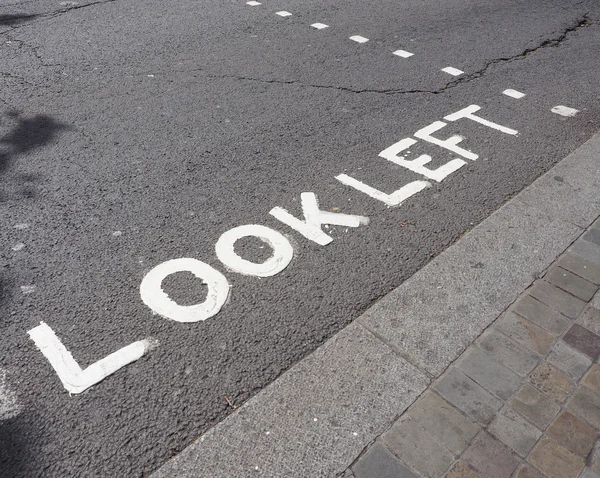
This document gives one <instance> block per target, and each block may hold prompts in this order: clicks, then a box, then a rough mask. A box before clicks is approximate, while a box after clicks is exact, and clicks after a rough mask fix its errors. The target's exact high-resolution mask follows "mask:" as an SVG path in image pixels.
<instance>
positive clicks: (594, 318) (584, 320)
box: [577, 307, 600, 335]
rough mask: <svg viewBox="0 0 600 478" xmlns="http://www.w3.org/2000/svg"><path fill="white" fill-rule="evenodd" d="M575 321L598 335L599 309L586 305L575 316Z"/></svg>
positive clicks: (599, 327)
mask: <svg viewBox="0 0 600 478" xmlns="http://www.w3.org/2000/svg"><path fill="white" fill-rule="evenodd" d="M577 323H578V324H581V325H583V326H584V327H585V328H586V329H588V330H591V331H592V332H594V333H595V334H596V335H600V309H598V308H596V307H588V308H587V309H585V310H584V311H583V314H581V315H580V316H579V317H578V318H577Z"/></svg>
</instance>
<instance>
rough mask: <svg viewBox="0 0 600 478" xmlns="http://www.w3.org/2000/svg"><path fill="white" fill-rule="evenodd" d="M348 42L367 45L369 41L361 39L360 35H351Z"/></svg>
mask: <svg viewBox="0 0 600 478" xmlns="http://www.w3.org/2000/svg"><path fill="white" fill-rule="evenodd" d="M350 40H352V41H355V42H356V43H367V42H368V41H369V39H368V38H365V37H361V36H360V35H352V36H351V37H350Z"/></svg>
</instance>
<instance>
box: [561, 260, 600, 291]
mask: <svg viewBox="0 0 600 478" xmlns="http://www.w3.org/2000/svg"><path fill="white" fill-rule="evenodd" d="M556 264H557V265H559V266H560V267H562V268H563V269H567V270H568V271H571V272H572V273H573V274H577V275H578V276H579V277H583V278H584V279H585V280H588V281H590V282H592V283H593V284H596V285H600V267H598V266H597V265H595V264H592V263H591V262H589V261H586V260H585V259H584V258H582V257H579V256H577V255H575V254H569V253H567V254H565V255H563V256H562V257H561V258H560V259H559V260H558V261H557V263H556Z"/></svg>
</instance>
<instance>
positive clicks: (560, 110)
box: [550, 105, 579, 117]
mask: <svg viewBox="0 0 600 478" xmlns="http://www.w3.org/2000/svg"><path fill="white" fill-rule="evenodd" d="M550 111H552V113H556V114H557V115H561V116H567V117H573V116H575V115H576V114H577V113H579V110H576V109H575V108H570V107H568V106H562V105H558V106H555V107H554V108H552V109H551V110H550Z"/></svg>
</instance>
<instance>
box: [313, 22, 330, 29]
mask: <svg viewBox="0 0 600 478" xmlns="http://www.w3.org/2000/svg"><path fill="white" fill-rule="evenodd" d="M311 27H313V28H316V29H317V30H323V28H329V25H325V24H324V23H313V24H312V25H311Z"/></svg>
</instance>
